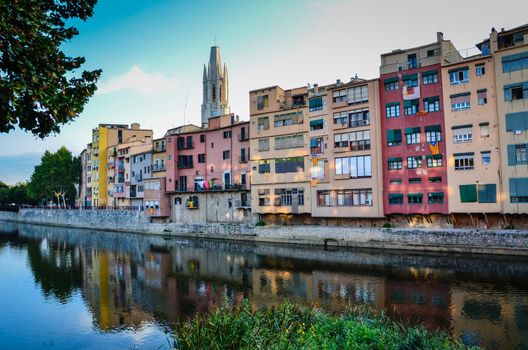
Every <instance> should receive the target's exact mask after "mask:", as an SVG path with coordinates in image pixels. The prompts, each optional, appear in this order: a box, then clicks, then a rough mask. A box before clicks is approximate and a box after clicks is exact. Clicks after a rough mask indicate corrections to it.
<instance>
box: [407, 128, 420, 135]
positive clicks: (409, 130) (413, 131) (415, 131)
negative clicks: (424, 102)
mask: <svg viewBox="0 0 528 350" xmlns="http://www.w3.org/2000/svg"><path fill="white" fill-rule="evenodd" d="M419 133H420V128H405V135H410V134H419Z"/></svg>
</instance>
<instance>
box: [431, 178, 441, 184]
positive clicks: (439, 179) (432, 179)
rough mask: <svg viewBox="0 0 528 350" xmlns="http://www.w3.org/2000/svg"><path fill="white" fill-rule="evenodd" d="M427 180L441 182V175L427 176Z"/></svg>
mask: <svg viewBox="0 0 528 350" xmlns="http://www.w3.org/2000/svg"><path fill="white" fill-rule="evenodd" d="M429 182H430V183H433V184H434V183H440V182H442V177H441V176H433V177H430V178H429Z"/></svg>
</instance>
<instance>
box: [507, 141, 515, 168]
mask: <svg viewBox="0 0 528 350" xmlns="http://www.w3.org/2000/svg"><path fill="white" fill-rule="evenodd" d="M516 164H517V156H516V155H515V145H508V165H516Z"/></svg>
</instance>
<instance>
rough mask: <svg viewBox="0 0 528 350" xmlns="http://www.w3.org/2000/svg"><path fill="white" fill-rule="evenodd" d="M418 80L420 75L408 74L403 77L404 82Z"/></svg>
mask: <svg viewBox="0 0 528 350" xmlns="http://www.w3.org/2000/svg"><path fill="white" fill-rule="evenodd" d="M416 79H418V74H416V73H415V74H407V75H404V76H403V77H402V80H404V81H405V80H416Z"/></svg>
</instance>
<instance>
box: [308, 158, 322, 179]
mask: <svg viewBox="0 0 528 350" xmlns="http://www.w3.org/2000/svg"><path fill="white" fill-rule="evenodd" d="M325 168H326V161H324V160H318V161H317V164H316V165H314V164H312V169H311V175H312V179H319V180H324V178H325Z"/></svg>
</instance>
